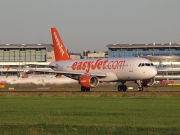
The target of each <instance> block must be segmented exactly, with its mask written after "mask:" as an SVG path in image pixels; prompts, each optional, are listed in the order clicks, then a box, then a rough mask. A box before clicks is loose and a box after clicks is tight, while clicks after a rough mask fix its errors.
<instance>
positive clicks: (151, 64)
mask: <svg viewBox="0 0 180 135" xmlns="http://www.w3.org/2000/svg"><path fill="white" fill-rule="evenodd" d="M143 66H148V67H149V66H154V65H153V63H139V65H138V67H143Z"/></svg>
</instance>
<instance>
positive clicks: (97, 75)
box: [49, 28, 157, 92]
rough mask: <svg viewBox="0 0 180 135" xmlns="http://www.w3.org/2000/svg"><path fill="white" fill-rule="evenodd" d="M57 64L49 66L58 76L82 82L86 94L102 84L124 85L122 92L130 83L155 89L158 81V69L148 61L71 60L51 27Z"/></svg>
mask: <svg viewBox="0 0 180 135" xmlns="http://www.w3.org/2000/svg"><path fill="white" fill-rule="evenodd" d="M51 34H52V42H53V47H54V55H55V62H51V63H50V64H49V67H50V68H52V69H53V70H54V72H56V73H60V74H62V75H64V76H66V77H69V78H72V79H75V80H78V82H79V84H81V91H82V92H85V91H86V92H89V91H90V89H91V88H95V87H97V86H98V84H99V83H102V82H121V85H118V87H117V90H118V91H126V90H127V86H126V85H125V83H126V81H134V82H135V83H137V84H138V91H143V87H148V86H152V85H153V84H154V82H155V75H156V74H157V69H156V67H155V66H154V65H153V63H152V62H151V61H150V60H148V59H145V58H139V57H132V58H129V57H124V58H98V59H71V58H70V57H69V55H68V53H67V51H66V48H65V46H64V44H63V42H62V40H61V37H60V35H59V33H58V30H57V29H56V28H51Z"/></svg>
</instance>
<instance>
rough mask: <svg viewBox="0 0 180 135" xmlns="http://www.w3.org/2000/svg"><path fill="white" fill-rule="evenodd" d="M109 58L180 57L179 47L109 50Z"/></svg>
mask: <svg viewBox="0 0 180 135" xmlns="http://www.w3.org/2000/svg"><path fill="white" fill-rule="evenodd" d="M108 54H109V57H110V58H112V57H137V56H180V46H179V47H174V48H173V47H172V48H171V47H155V48H153V47H148V48H144V47H143V48H134V47H133V48H130V47H129V48H120V47H118V48H114V47H113V48H108Z"/></svg>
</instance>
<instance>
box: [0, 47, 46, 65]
mask: <svg viewBox="0 0 180 135" xmlns="http://www.w3.org/2000/svg"><path fill="white" fill-rule="evenodd" d="M0 62H46V47H42V48H28V47H26V48H0Z"/></svg>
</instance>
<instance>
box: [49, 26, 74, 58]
mask: <svg viewBox="0 0 180 135" xmlns="http://www.w3.org/2000/svg"><path fill="white" fill-rule="evenodd" d="M51 34H52V41H53V47H54V55H55V60H56V61H59V60H70V59H71V58H70V57H69V55H68V53H67V51H66V48H65V47H64V44H63V42H62V40H61V37H60V35H59V33H58V31H57V29H56V28H51Z"/></svg>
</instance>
